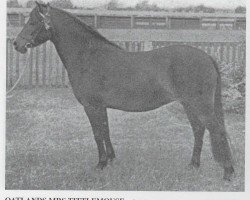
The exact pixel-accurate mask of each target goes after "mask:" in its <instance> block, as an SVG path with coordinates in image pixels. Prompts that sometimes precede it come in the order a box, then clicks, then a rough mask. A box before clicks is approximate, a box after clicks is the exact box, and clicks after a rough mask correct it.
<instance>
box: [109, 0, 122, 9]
mask: <svg viewBox="0 0 250 200" xmlns="http://www.w3.org/2000/svg"><path fill="white" fill-rule="evenodd" d="M105 7H106V8H107V9H108V10H117V9H119V7H120V4H119V2H118V0H110V2H108V3H107V5H106V6H105Z"/></svg>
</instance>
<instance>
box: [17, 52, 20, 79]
mask: <svg viewBox="0 0 250 200" xmlns="http://www.w3.org/2000/svg"><path fill="white" fill-rule="evenodd" d="M19 55H20V54H19V52H16V80H17V79H18V78H19V71H20V70H19Z"/></svg>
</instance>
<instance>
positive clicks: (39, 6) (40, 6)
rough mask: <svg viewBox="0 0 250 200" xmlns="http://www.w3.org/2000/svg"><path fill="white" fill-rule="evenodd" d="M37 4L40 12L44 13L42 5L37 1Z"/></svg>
mask: <svg viewBox="0 0 250 200" xmlns="http://www.w3.org/2000/svg"><path fill="white" fill-rule="evenodd" d="M35 3H36V6H37V7H38V11H39V12H41V13H42V11H43V8H42V5H41V4H40V3H38V2H37V1H35Z"/></svg>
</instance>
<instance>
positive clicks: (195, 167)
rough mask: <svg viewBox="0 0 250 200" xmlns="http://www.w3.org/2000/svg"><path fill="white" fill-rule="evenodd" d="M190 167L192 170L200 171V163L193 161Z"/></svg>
mask: <svg viewBox="0 0 250 200" xmlns="http://www.w3.org/2000/svg"><path fill="white" fill-rule="evenodd" d="M188 167H189V168H190V169H198V168H199V167H200V163H199V162H196V161H193V160H191V162H190V163H189V165H188Z"/></svg>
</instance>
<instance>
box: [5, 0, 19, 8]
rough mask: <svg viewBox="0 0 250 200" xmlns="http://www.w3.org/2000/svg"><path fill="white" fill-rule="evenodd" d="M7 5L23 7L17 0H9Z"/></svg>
mask: <svg viewBox="0 0 250 200" xmlns="http://www.w3.org/2000/svg"><path fill="white" fill-rule="evenodd" d="M7 7H12V8H20V7H22V6H21V5H20V4H19V3H18V1H17V0H8V1H7Z"/></svg>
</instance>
